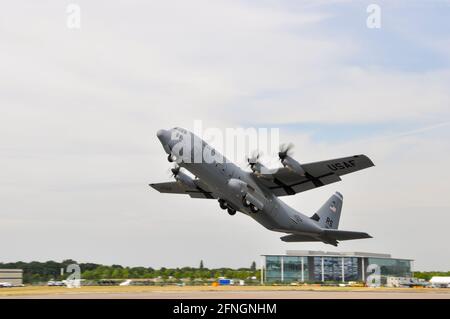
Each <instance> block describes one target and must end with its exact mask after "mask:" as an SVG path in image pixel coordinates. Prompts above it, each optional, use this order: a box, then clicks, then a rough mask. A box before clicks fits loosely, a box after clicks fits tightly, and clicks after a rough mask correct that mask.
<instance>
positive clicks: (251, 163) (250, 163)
mask: <svg viewBox="0 0 450 319" xmlns="http://www.w3.org/2000/svg"><path fill="white" fill-rule="evenodd" d="M260 156H261V153H259V152H258V151H253V152H252V155H251V156H249V157H248V158H247V162H248V166H250V168H253V166H255V165H256V163H258V160H259V157H260Z"/></svg>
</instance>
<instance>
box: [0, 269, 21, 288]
mask: <svg viewBox="0 0 450 319" xmlns="http://www.w3.org/2000/svg"><path fill="white" fill-rule="evenodd" d="M22 281H23V270H22V269H0V282H6V283H10V284H11V285H13V286H19V285H21V284H22Z"/></svg>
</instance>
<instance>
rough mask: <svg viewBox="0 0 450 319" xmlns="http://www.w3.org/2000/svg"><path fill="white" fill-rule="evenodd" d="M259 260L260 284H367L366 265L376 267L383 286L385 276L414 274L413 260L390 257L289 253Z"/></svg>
mask: <svg viewBox="0 0 450 319" xmlns="http://www.w3.org/2000/svg"><path fill="white" fill-rule="evenodd" d="M262 259H263V260H262V265H263V267H262V268H261V272H262V274H261V281H262V282H263V283H264V282H265V283H292V282H327V281H328V282H349V281H366V279H367V276H368V275H370V274H371V273H372V272H371V271H370V269H369V271H368V269H367V268H368V266H369V265H378V266H379V270H380V274H381V283H382V284H386V280H387V277H405V278H410V277H412V275H413V272H412V270H411V269H412V263H413V260H412V259H399V258H392V257H391V255H390V254H378V253H367V252H324V251H311V250H288V251H286V254H284V255H262ZM371 267H374V266H371Z"/></svg>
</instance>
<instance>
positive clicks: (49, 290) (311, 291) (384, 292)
mask: <svg viewBox="0 0 450 319" xmlns="http://www.w3.org/2000/svg"><path fill="white" fill-rule="evenodd" d="M341 296H342V297H345V298H372V297H376V298H378V297H380V296H387V298H389V296H395V297H396V298H397V297H398V298H411V297H412V298H421V297H424V298H435V297H436V296H437V297H439V298H445V299H447V298H448V299H450V289H429V288H365V287H357V288H356V287H355V288H354V287H320V286H219V287H212V286H184V287H179V286H163V287H160V286H86V287H81V288H66V287H46V286H27V287H18V288H2V289H0V298H5V297H6V298H11V297H12V298H14V297H17V298H110V297H111V298H303V297H306V298H340V297H341Z"/></svg>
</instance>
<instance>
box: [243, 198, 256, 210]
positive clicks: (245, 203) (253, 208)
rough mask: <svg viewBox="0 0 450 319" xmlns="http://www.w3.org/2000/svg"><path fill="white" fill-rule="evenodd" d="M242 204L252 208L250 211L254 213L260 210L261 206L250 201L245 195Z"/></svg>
mask: <svg viewBox="0 0 450 319" xmlns="http://www.w3.org/2000/svg"><path fill="white" fill-rule="evenodd" d="M242 205H244V207H247V208H250V211H251V212H252V213H254V214H256V213H257V212H259V208H258V207H256V206H255V205H253V204H252V203H250V202H249V201H248V200H247V199H246V198H245V197H243V198H242Z"/></svg>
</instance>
